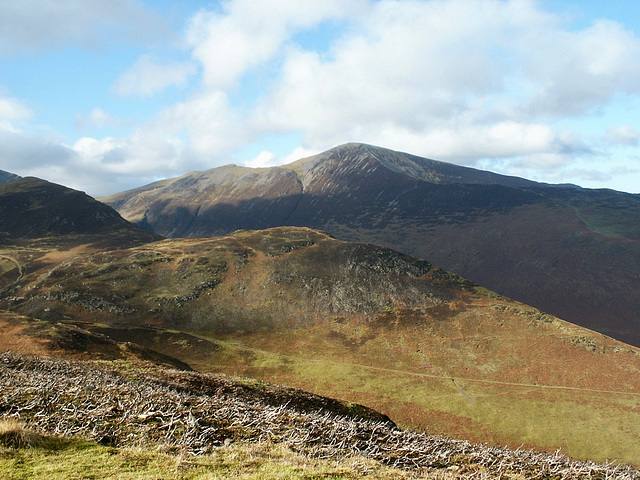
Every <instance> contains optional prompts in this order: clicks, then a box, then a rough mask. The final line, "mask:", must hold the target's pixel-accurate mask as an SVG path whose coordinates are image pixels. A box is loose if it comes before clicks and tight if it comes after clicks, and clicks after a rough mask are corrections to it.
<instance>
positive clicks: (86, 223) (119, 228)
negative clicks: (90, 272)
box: [0, 177, 160, 244]
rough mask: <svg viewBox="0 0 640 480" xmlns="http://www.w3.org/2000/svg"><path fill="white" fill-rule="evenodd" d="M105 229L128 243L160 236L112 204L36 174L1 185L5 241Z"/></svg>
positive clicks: (1, 237) (0, 233)
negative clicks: (129, 220)
mask: <svg viewBox="0 0 640 480" xmlns="http://www.w3.org/2000/svg"><path fill="white" fill-rule="evenodd" d="M105 233H109V234H110V235H111V236H114V237H115V236H120V237H122V238H121V240H123V241H126V242H127V243H128V244H132V243H134V244H140V243H144V242H145V241H152V240H158V239H159V238H160V237H159V236H158V235H154V234H152V233H149V232H147V231H145V230H143V229H141V228H140V227H137V226H135V225H133V224H131V223H129V222H127V221H126V220H124V219H123V218H122V217H121V216H120V215H119V214H118V212H116V211H115V210H113V209H112V208H111V207H108V206H107V205H105V204H103V203H101V202H98V201H96V200H94V199H93V198H91V197H89V196H88V195H86V194H84V193H82V192H78V191H76V190H72V189H70V188H67V187H63V186H62V185H56V184H54V183H50V182H47V181H45V180H41V179H38V178H34V177H27V178H20V179H17V180H14V181H11V182H8V183H5V184H3V185H0V240H2V241H3V242H5V243H6V242H12V241H15V240H17V239H23V240H24V239H41V238H47V237H48V238H60V237H64V236H78V235H88V236H91V235H94V236H95V235H102V234H105ZM101 239H102V240H104V237H101Z"/></svg>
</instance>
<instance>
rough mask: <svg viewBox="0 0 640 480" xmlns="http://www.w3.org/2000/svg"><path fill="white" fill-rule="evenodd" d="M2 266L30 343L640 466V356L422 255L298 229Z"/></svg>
mask: <svg viewBox="0 0 640 480" xmlns="http://www.w3.org/2000/svg"><path fill="white" fill-rule="evenodd" d="M0 254H2V255H4V256H5V257H7V256H11V257H12V258H15V259H16V261H18V262H20V263H22V264H23V266H24V274H23V275H21V276H20V277H19V278H18V279H16V280H15V281H14V282H13V283H12V284H10V285H9V286H8V287H7V288H5V290H4V294H3V296H2V297H0V310H4V311H5V312H9V313H7V315H11V318H9V319H8V320H7V322H8V324H10V325H16V322H18V323H17V324H18V325H22V326H23V327H24V328H23V327H21V328H23V330H21V331H22V332H25V333H24V334H25V335H29V330H30V329H36V330H37V331H38V332H41V333H39V334H38V335H40V336H39V337H38V338H45V337H43V335H45V336H46V332H47V331H48V328H54V327H56V328H57V330H56V331H58V332H64V329H62V328H60V327H57V326H59V325H63V326H67V327H73V329H81V333H82V335H84V336H83V337H81V338H87V340H86V341H87V342H89V343H91V342H93V343H96V342H100V341H106V340H105V339H110V340H111V341H113V342H114V344H116V345H122V344H124V342H131V343H133V344H137V345H139V346H140V347H141V348H144V349H146V350H145V351H146V352H156V353H157V354H159V355H163V356H164V357H163V358H165V359H168V358H173V359H176V360H177V361H180V362H183V363H184V364H187V365H188V366H189V367H190V368H193V369H196V370H198V371H201V372H211V373H216V372H217V373H220V372H221V373H227V374H233V375H241V376H244V377H252V378H256V379H260V380H264V381H268V382H271V383H278V384H283V385H289V386H292V387H297V388H302V389H304V390H306V391H310V392H313V393H315V394H319V395H324V396H329V397H332V398H341V399H344V400H347V401H350V402H355V403H358V404H361V405H367V406H370V407H372V408H375V409H376V410H377V411H379V412H381V413H382V414H385V415H387V416H389V417H390V418H391V419H392V420H393V421H394V422H397V423H398V424H399V425H401V426H405V427H411V428H417V429H427V430H428V431H429V432H430V433H435V434H446V435H450V436H456V437H460V438H465V439H469V440H472V441H481V442H489V443H491V444H494V445H495V444H498V445H511V446H514V447H519V446H520V445H525V446H528V447H535V448H537V449H543V450H547V451H551V452H553V451H555V450H557V449H559V448H561V449H562V451H563V452H564V453H567V454H569V455H571V456H574V457H577V458H583V459H587V458H588V459H594V460H604V459H614V458H615V459H618V460H620V461H623V462H631V463H634V464H640V457H639V456H638V451H637V444H638V439H640V413H639V412H638V410H637V408H635V406H634V405H635V402H636V398H637V396H638V392H640V375H639V373H640V350H639V349H637V348H634V347H632V346H629V345H626V344H623V343H621V342H618V341H615V340H613V339H611V338H609V337H606V336H604V335H601V334H599V333H596V332H593V331H589V330H587V329H584V328H582V327H578V326H576V325H573V324H570V323H567V322H564V321H562V320H560V319H558V318H556V317H553V316H551V315H549V314H545V313H543V312H541V311H539V310H537V309H534V308H532V307H528V306H526V305H523V304H521V303H518V302H515V301H512V300H509V299H507V298H505V297H502V296H500V295H498V294H496V293H494V292H491V291H489V290H486V289H484V288H481V287H479V286H477V285H475V284H473V283H471V282H469V281H468V280H465V279H464V278H461V277H459V276H457V275H454V274H451V273H448V272H446V271H444V270H441V269H439V268H437V267H435V266H434V265H432V264H430V263H428V262H426V261H424V260H420V259H417V258H414V257H411V256H408V255H405V254H401V253H398V252H395V251H393V250H389V249H387V248H384V247H380V246H376V245H372V244H364V243H351V242H345V241H341V240H338V239H335V238H333V237H331V236H330V235H328V234H327V233H325V232H320V231H316V230H312V229H308V228H300V227H279V228H273V229H268V230H264V231H247V230H244V231H238V232H236V233H234V234H232V235H228V236H224V237H217V238H197V239H195V238H189V239H168V240H162V241H159V242H153V243H147V244H144V245H141V246H137V247H132V248H127V249H117V250H111V251H108V252H104V251H99V252H86V253H78V252H75V253H74V254H73V256H71V255H63V256H61V257H59V258H60V259H59V260H58V261H57V262H53V261H49V262H44V261H42V260H38V259H37V258H36V259H35V261H34V260H33V259H32V260H30V259H29V258H31V257H29V255H30V254H29V252H24V251H22V250H20V249H18V248H13V250H11V249H9V250H7V249H5V250H2V251H0ZM62 259H64V261H63V260H62ZM28 319H34V320H33V321H29V320H28ZM34 322H35V323H34ZM47 326H48V327H47ZM36 327H37V328H36ZM16 328H17V327H16ZM74 331H77V330H74ZM86 332H88V333H86ZM0 338H1V337H0ZM12 338H15V337H12ZM46 338H51V337H50V336H49V337H46ZM54 338H58V335H56V336H55V337H54ZM64 338H66V337H64ZM83 341H85V340H83ZM14 343H18V340H16V341H15V342H14ZM92 348H93V347H92ZM95 348H97V347H95ZM100 351H102V352H105V350H100ZM116 352H123V350H122V348H120V347H119V349H118V350H117V351H116ZM116 358H118V357H116Z"/></svg>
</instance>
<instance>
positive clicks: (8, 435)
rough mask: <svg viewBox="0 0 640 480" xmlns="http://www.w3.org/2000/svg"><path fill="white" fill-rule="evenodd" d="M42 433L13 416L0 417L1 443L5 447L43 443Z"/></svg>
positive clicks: (31, 446) (24, 446) (28, 446)
mask: <svg viewBox="0 0 640 480" xmlns="http://www.w3.org/2000/svg"><path fill="white" fill-rule="evenodd" d="M42 443H43V437H42V435H41V434H39V433H37V432H35V431H33V430H31V429H29V428H26V427H25V426H24V424H23V423H22V422H19V421H17V420H15V419H13V418H5V419H0V445H1V446H3V447H5V448H33V447H38V446H40V445H42Z"/></svg>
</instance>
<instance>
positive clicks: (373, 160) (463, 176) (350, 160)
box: [286, 142, 541, 187]
mask: <svg viewBox="0 0 640 480" xmlns="http://www.w3.org/2000/svg"><path fill="white" fill-rule="evenodd" d="M327 162H331V163H332V164H333V166H334V168H339V169H344V168H349V169H351V170H354V171H358V170H359V171H360V173H362V169H363V166H365V165H367V164H368V166H373V165H378V166H383V167H385V168H386V169H388V170H390V171H392V172H394V173H396V174H399V175H402V176H406V177H410V178H412V179H415V180H421V181H424V182H429V183H437V184H454V183H461V184H483V185H504V186H509V187H524V186H533V185H538V186H540V185H541V184H538V183H536V182H533V181H530V180H526V179H523V178H519V177H512V176H508V175H500V174H497V173H493V172H488V171H484V170H478V169H475V168H470V167H463V166H460V165H455V164H451V163H447V162H441V161H438V160H432V159H430V158H424V157H419V156H417V155H412V154H409V153H404V152H398V151H395V150H391V149H388V148H383V147H378V146H375V145H369V144H366V143H356V142H351V143H345V144H343V145H338V146H336V147H333V148H331V149H329V150H327V151H325V152H322V153H319V154H317V155H313V156H311V157H306V158H302V159H300V160H298V161H296V162H293V163H291V164H289V165H286V167H287V168H291V169H292V170H294V171H295V172H296V173H297V174H298V176H299V177H300V179H301V181H302V183H303V185H305V186H306V184H308V182H309V176H310V175H311V174H312V173H315V172H317V171H318V170H319V169H326V165H325V166H324V167H322V165H323V164H326V163H327Z"/></svg>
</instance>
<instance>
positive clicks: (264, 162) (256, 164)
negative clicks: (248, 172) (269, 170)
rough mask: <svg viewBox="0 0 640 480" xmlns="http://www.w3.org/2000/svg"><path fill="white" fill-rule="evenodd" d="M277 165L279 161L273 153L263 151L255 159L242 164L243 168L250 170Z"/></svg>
mask: <svg viewBox="0 0 640 480" xmlns="http://www.w3.org/2000/svg"><path fill="white" fill-rule="evenodd" d="M279 163H280V161H279V159H278V158H277V157H276V155H275V154H274V153H273V152H270V151H268V150H263V151H261V152H260V153H259V154H258V155H257V156H256V157H255V158H252V159H251V160H248V161H246V162H244V166H245V167H251V168H263V167H273V166H275V165H278V164H279Z"/></svg>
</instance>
